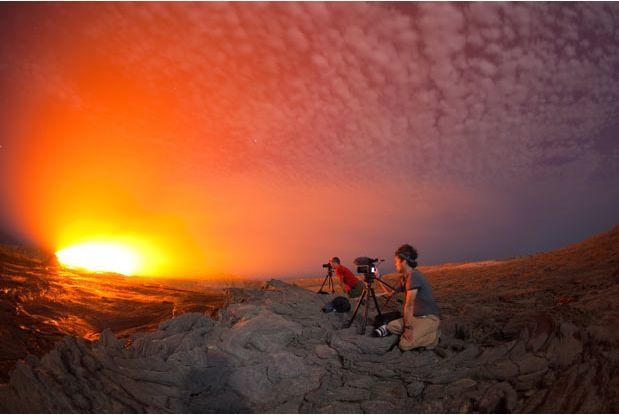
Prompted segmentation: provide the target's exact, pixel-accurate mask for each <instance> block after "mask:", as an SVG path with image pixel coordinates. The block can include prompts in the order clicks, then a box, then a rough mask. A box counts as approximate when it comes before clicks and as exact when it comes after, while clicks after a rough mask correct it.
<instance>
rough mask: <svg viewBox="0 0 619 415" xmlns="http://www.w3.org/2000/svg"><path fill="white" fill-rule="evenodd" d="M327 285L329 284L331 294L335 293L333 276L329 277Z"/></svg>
mask: <svg viewBox="0 0 619 415" xmlns="http://www.w3.org/2000/svg"><path fill="white" fill-rule="evenodd" d="M329 285H331V294H335V284H333V277H329Z"/></svg>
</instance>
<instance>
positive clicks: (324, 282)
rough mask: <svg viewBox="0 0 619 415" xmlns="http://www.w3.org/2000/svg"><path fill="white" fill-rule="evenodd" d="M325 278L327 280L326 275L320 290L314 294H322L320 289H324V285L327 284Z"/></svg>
mask: <svg viewBox="0 0 619 415" xmlns="http://www.w3.org/2000/svg"><path fill="white" fill-rule="evenodd" d="M327 278H329V276H328V275H327V276H326V277H325V279H324V281H323V282H322V285H321V286H320V289H319V290H318V291H317V292H316V294H320V293H321V292H322V289H323V288H324V286H325V284H326V283H327Z"/></svg>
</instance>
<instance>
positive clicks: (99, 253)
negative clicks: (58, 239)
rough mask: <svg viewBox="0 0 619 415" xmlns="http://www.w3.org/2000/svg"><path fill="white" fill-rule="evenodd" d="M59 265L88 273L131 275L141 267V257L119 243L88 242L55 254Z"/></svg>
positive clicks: (133, 250) (130, 248)
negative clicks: (80, 269) (104, 272)
mask: <svg viewBox="0 0 619 415" xmlns="http://www.w3.org/2000/svg"><path fill="white" fill-rule="evenodd" d="M56 256H57V257H58V260H59V261H60V263H61V264H63V265H65V266H67V267H72V268H83V269H86V270H89V271H99V272H101V271H107V272H117V273H119V274H124V275H133V274H134V273H135V272H136V271H138V270H139V269H140V267H141V263H142V258H141V255H140V254H139V253H138V252H137V251H136V250H135V249H133V248H132V247H130V246H127V245H123V244H119V243H105V242H89V243H83V244H79V245H73V246H70V247H68V248H65V249H61V250H60V251H58V252H56Z"/></svg>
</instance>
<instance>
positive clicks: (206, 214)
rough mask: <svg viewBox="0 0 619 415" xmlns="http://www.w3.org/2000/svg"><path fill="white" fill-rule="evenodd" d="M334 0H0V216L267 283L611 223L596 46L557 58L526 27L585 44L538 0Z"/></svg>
mask: <svg viewBox="0 0 619 415" xmlns="http://www.w3.org/2000/svg"><path fill="white" fill-rule="evenodd" d="M343 7H344V6H343V5H340V4H327V5H324V4H303V5H300V4H268V5H266V4H251V5H250V4H245V5H233V4H222V3H219V4H214V3H209V4H200V5H188V4H180V3H179V4H142V5H139V4H129V3H125V4H77V5H75V6H71V7H69V6H67V5H64V4H61V3H57V4H39V5H32V6H26V5H10V4H4V5H2V6H1V9H0V16H2V17H1V19H2V20H1V21H0V90H1V91H2V93H1V94H0V123H1V125H2V127H1V130H0V132H1V133H2V134H1V135H0V145H1V147H0V186H2V187H1V196H2V200H0V202H2V203H0V224H2V226H3V229H2V231H3V232H5V228H6V229H7V231H6V232H10V233H11V234H13V235H16V236H17V237H18V238H20V239H21V240H23V241H28V242H29V243H33V244H36V245H39V246H43V247H45V248H46V249H49V250H53V251H56V250H58V249H61V248H64V247H66V246H69V245H72V244H75V243H80V242H89V241H93V240H98V239H103V240H110V241H118V242H127V243H130V244H133V245H136V246H139V249H140V250H142V251H143V252H144V254H145V255H146V256H147V257H148V261H146V265H144V267H143V269H142V272H141V273H143V274H147V275H158V276H179V277H186V276H192V277H195V276H201V277H202V276H209V275H216V274H222V273H226V274H234V275H239V274H240V275H247V276H261V277H264V276H296V275H315V274H319V273H321V272H322V270H321V268H320V265H321V264H322V263H323V262H325V261H326V260H327V259H328V258H329V257H330V256H333V255H338V256H340V257H342V258H343V259H344V262H345V263H346V264H348V265H351V263H352V260H353V259H354V258H355V257H356V256H361V255H369V256H380V257H385V258H386V259H387V260H388V262H390V261H391V254H392V252H393V251H394V250H395V249H396V248H397V247H398V246H399V245H400V244H402V243H412V244H413V245H415V246H417V248H418V249H419V251H420V253H421V258H420V259H421V262H422V263H426V264H427V263H432V262H438V261H457V260H473V259H481V258H494V257H500V256H510V255H517V254H523V253H529V252H534V251H536V250H540V249H549V248H552V247H555V246H560V245H563V244H565V243H567V242H570V241H575V240H579V239H581V238H582V237H584V236H587V235H590V234H592V233H595V232H597V231H600V230H603V229H605V228H607V227H608V226H610V225H612V224H613V223H614V222H616V219H617V218H616V213H613V212H616V211H618V209H616V208H617V200H619V197H616V196H617V189H619V186H615V184H617V180H619V179H618V176H619V175H618V174H617V170H616V166H617V165H618V164H619V163H616V159H617V157H618V154H619V153H618V152H617V147H616V140H614V141H613V137H616V135H615V132H616V131H617V130H618V129H619V126H617V125H615V124H613V123H612V120H613V119H616V117H615V118H613V114H615V115H616V114H617V111H618V110H619V109H618V108H617V105H616V102H617V101H616V100H614V101H613V97H612V96H610V95H608V94H609V91H613V90H615V91H616V85H617V83H618V82H619V81H618V79H617V76H616V73H614V72H612V71H610V72H609V71H606V69H605V68H607V66H608V65H606V64H600V63H599V62H597V60H596V59H598V58H595V56H597V55H596V52H595V50H592V51H591V56H589V55H588V53H589V52H587V54H585V52H582V55H581V56H580V57H581V58H582V59H581V60H580V61H578V62H576V61H577V59H576V57H575V56H574V55H573V53H572V52H570V51H567V50H562V51H561V52H557V53H556V54H550V53H548V50H547V48H546V49H545V48H542V47H541V46H539V45H540V43H539V42H537V41H536V42H537V43H535V42H533V40H532V39H541V38H543V39H546V38H547V40H548V42H554V41H557V42H559V41H560V40H561V39H563V38H562V36H563V35H565V36H564V37H565V39H567V40H565V42H573V36H572V34H569V33H567V32H566V33H564V34H563V33H559V34H557V33H554V32H553V33H546V29H545V27H547V26H548V25H547V24H546V23H544V22H543V21H542V19H543V18H544V17H543V16H546V14H544V13H539V12H538V11H536V10H534V7H533V6H528V5H516V4H508V5H486V6H479V5H472V4H463V5H451V4H442V5H434V6H432V5H425V4H414V5H408V6H406V7H399V6H398V7H396V6H391V5H388V4H360V3H357V4H355V5H354V6H350V7H349V5H346V8H345V9H344V8H343ZM548 7H550V8H551V6H548ZM570 7H572V6H570ZM573 7H590V8H591V12H592V13H593V14H591V15H589V17H588V20H587V21H586V22H584V23H582V27H581V31H582V33H585V32H587V31H589V30H593V29H592V28H598V29H599V28H604V27H605V26H604V25H603V24H601V25H600V24H597V23H596V22H597V20H596V19H597V18H599V19H600V21H604V16H605V15H606V14H605V13H606V12H605V10H604V9H603V7H605V6H594V5H591V6H580V5H574V6H573ZM503 8H506V9H505V10H503ZM512 8H513V9H514V10H511V9H512ZM507 9H510V10H507ZM516 9H517V10H516ZM549 10H550V9H549ZM550 11H552V13H550V14H548V15H552V16H555V15H556V16H555V18H556V19H558V20H561V19H567V17H562V15H561V13H559V11H558V9H556V10H555V9H552V10H550ZM508 12H509V13H508ZM594 15H595V16H598V17H596V18H594ZM500 16H513V17H510V18H509V19H502V18H499V17H500ZM523 16H525V17H527V19H528V20H527V22H528V23H527V25H528V26H526V27H528V29H527V30H528V31H522V30H521V28H522V27H524V26H523V22H520V21H519V20H518V19H520V18H522V17H523ZM536 19H537V20H536ZM538 20H539V21H538ZM566 21H567V20H566ZM568 26H569V25H568ZM465 28H467V30H464V29H465ZM598 29H596V30H598ZM599 30H602V29H599ZM587 33H588V32H587ZM592 33H593V32H592ZM570 36H572V37H570ZM591 36H594V34H590V36H589V35H588V37H587V36H584V35H583V39H585V38H587V39H592V37H591ZM595 36H597V35H595ZM595 36H594V37H595ZM599 36H600V37H599V39H600V40H599V47H600V48H602V50H603V51H607V50H608V51H611V49H613V48H615V49H616V44H614V45H612V44H604V43H603V39H605V37H604V36H602V35H601V34H600V35H599ZM497 37H498V38H499V39H502V40H501V42H500V43H496V42H495V43H494V45H495V46H494V47H492V46H491V44H492V42H493V39H496V38H497ZM557 39H559V40H557ZM569 39H572V40H569ZM484 42H485V43H484ZM482 45H489V46H487V49H484V46H482ZM538 46H539V47H538ZM501 48H502V49H501ZM589 49H591V48H589ZM589 49H586V48H585V49H583V51H585V50H586V51H588V50H589ZM575 50H576V49H575ZM578 50H580V49H578ZM611 52H612V51H611ZM497 53H501V56H502V58H501V59H496V58H495V55H496V54H497ZM618 53H619V52H618ZM600 56H602V57H599V59H603V56H612V53H602V55H600ZM615 56H616V55H615ZM599 59H598V60H599ZM611 66H612V65H611ZM546 68H555V69H553V70H552V77H551V78H552V80H553V81H552V82H550V81H549V79H548V76H547V75H548V69H546ZM555 84H556V85H555ZM613 85H614V86H613ZM583 91H589V92H583ZM583 114H589V116H587V117H583ZM568 184H569V185H568ZM574 194H578V195H579V197H578V198H574V197H573V195H574ZM0 236H1V235H0Z"/></svg>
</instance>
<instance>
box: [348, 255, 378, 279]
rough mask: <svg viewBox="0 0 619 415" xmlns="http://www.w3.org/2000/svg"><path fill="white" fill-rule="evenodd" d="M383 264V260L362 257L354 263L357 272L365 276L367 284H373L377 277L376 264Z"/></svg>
mask: <svg viewBox="0 0 619 415" xmlns="http://www.w3.org/2000/svg"><path fill="white" fill-rule="evenodd" d="M379 262H382V259H378V258H370V257H367V256H360V257H358V258H356V259H355V260H354V261H353V263H354V264H355V265H356V266H357V272H358V273H359V274H363V275H364V276H365V281H366V282H372V280H373V279H374V278H375V277H376V264H377V263H379Z"/></svg>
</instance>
